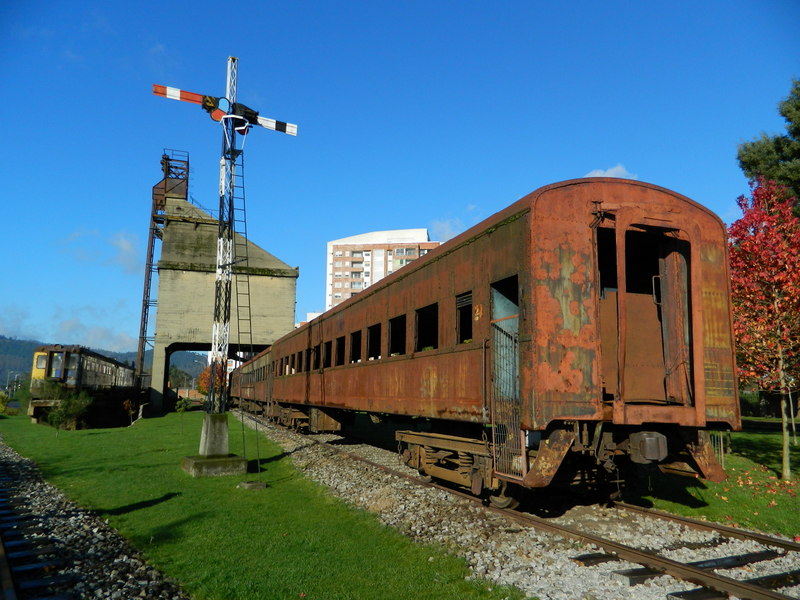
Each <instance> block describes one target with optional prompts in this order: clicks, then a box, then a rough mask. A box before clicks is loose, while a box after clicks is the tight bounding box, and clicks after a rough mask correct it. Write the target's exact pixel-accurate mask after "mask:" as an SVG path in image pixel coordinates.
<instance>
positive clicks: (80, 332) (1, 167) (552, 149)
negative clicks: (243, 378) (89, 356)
mask: <svg viewBox="0 0 800 600" xmlns="http://www.w3.org/2000/svg"><path fill="white" fill-rule="evenodd" d="M559 5H561V6H559ZM798 23H800V3H799V2H797V1H796V0H783V1H781V0H759V1H756V0H753V1H743V0H727V1H724V2H723V1H719V2H685V1H676V0H673V1H671V2H616V1H605V2H597V1H592V2H589V1H575V2H564V3H555V2H539V1H533V0H528V1H524V2H517V1H506V2H494V3H489V2H471V1H463V0H462V1H458V2H456V1H440V2H439V1H433V0H426V1H415V0H410V1H402V2H399V1H395V2H388V1H383V0H371V1H350V2H344V1H342V2H332V1H314V2H310V1H306V2H304V1H298V0H294V1H291V2H258V3H253V4H252V5H250V6H248V5H246V4H234V3H231V4H228V5H225V4H224V3H220V2H214V3H211V2H207V1H205V0H199V1H193V2H185V3H178V2H168V1H159V2H151V1H148V0H145V1H142V2H137V3H108V2H55V1H46V2H45V1H41V0H30V1H27V2H13V3H6V4H5V5H4V7H3V8H2V9H0V51H1V52H2V57H3V61H2V67H0V82H2V83H0V86H2V88H1V89H2V91H3V94H2V95H3V98H4V102H5V110H4V111H3V112H4V115H3V117H4V118H3V120H2V125H0V130H2V132H3V135H2V139H3V141H4V143H3V144H2V147H0V173H1V174H2V179H3V182H4V186H3V187H4V193H5V201H4V203H3V205H4V216H3V222H4V224H5V227H4V228H3V235H2V237H0V240H1V241H0V244H2V250H3V256H4V257H5V261H4V269H3V278H2V282H3V285H2V293H1V294H0V334H2V335H6V336H12V337H18V338H20V339H40V340H43V341H48V342H56V343H79V344H86V345H90V346H93V347H96V348H104V349H108V350H133V349H135V347H136V342H137V336H138V333H139V317H140V312H141V296H142V283H143V277H144V261H145V251H146V248H145V246H146V242H147V228H148V223H149V209H150V202H151V200H150V190H151V186H152V185H154V184H155V183H156V182H157V181H158V179H159V178H160V168H159V158H160V155H161V152H162V150H163V149H164V148H172V149H178V150H184V151H187V152H189V155H190V160H191V169H192V173H191V188H190V193H191V196H192V197H193V198H194V200H195V201H196V202H197V203H199V204H201V205H204V206H207V207H216V206H217V205H218V202H219V199H218V196H217V187H218V183H217V178H218V166H217V165H218V161H219V152H220V147H221V131H220V127H219V125H218V124H216V123H215V122H214V121H212V120H211V119H210V118H209V117H208V116H207V115H206V113H204V112H203V111H202V110H201V109H200V108H199V107H197V106H195V105H191V104H186V103H182V102H175V101H172V100H166V99H163V98H158V97H156V96H153V95H152V93H151V90H152V85H153V84H154V83H158V84H163V85H170V86H174V87H178V88H183V89H186V90H189V91H194V92H198V93H203V94H209V95H214V96H222V95H224V91H225V90H224V87H225V69H226V61H227V57H228V56H230V55H233V56H237V57H238V58H239V96H238V100H239V101H240V102H242V103H244V104H246V105H248V106H250V107H251V108H253V109H255V110H258V111H260V113H261V114H262V115H264V116H268V117H271V118H276V119H279V120H284V121H289V122H292V123H297V124H298V125H299V135H298V137H296V138H293V137H291V136H287V135H284V134H281V133H276V132H272V131H267V130H263V129H258V130H254V131H253V132H252V134H251V135H250V136H248V141H247V145H246V148H245V169H246V191H247V202H248V229H249V233H250V238H251V239H252V240H253V241H254V242H255V243H256V244H258V245H260V246H262V247H263V248H265V249H266V250H268V251H270V252H272V253H273V254H275V255H276V256H277V257H278V258H280V259H282V260H283V261H284V262H286V263H288V264H290V265H291V266H299V267H300V279H299V281H298V288H297V316H298V318H302V317H303V316H304V315H305V313H306V312H309V311H315V310H321V309H322V307H324V283H325V265H324V261H325V243H326V242H327V241H328V240H331V239H337V238H341V237H346V236H350V235H355V234H358V233H364V232H368V231H375V230H381V229H395V228H412V227H428V228H429V229H430V231H431V236H432V237H433V238H434V239H445V238H447V237H449V236H452V235H453V234H455V233H458V232H460V231H462V230H463V229H465V228H467V227H469V226H471V225H473V224H475V223H477V222H478V221H480V220H482V219H484V218H486V217H488V216H489V215H491V214H493V213H494V212H496V211H498V210H500V209H501V208H504V207H505V206H507V205H508V204H511V203H512V202H514V201H515V200H517V199H518V198H520V197H521V196H523V195H525V194H527V193H529V192H531V191H533V190H534V189H536V188H538V187H541V186H543V185H546V184H549V183H553V182H556V181H560V180H564V179H570V178H574V177H582V176H584V175H587V174H590V173H600V172H608V173H611V174H616V175H624V176H629V177H632V178H635V179H640V180H643V181H648V182H651V183H655V184H658V185H661V186H664V187H667V188H670V189H674V190H675V191H677V192H680V193H682V194H685V195H687V196H689V197H691V198H693V199H695V200H697V201H699V202H700V203H702V204H705V205H706V206H709V207H710V208H711V209H713V210H714V211H716V212H717V213H718V214H719V215H720V216H721V217H722V218H723V219H724V220H726V222H730V221H732V220H733V219H735V218H737V216H738V215H737V212H736V205H735V199H736V197H737V196H738V195H740V194H742V193H746V192H747V190H748V187H747V181H746V179H745V178H744V177H743V175H742V174H741V172H740V171H739V168H738V166H737V163H736V147H737V145H738V144H739V143H741V142H743V141H747V140H750V139H752V138H755V137H757V136H758V135H759V134H760V133H761V132H762V131H763V132H767V133H769V134H775V133H783V132H784V122H783V120H782V118H781V117H780V116H779V115H778V113H777V103H778V102H779V101H780V100H782V99H783V98H785V97H786V96H787V95H788V93H789V89H790V86H791V80H792V78H793V77H794V78H797V77H800V36H798V35H797V24H798ZM343 207H347V209H348V210H342V208H343ZM210 327H211V315H209V328H210Z"/></svg>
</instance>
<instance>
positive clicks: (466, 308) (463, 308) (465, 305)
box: [456, 292, 472, 344]
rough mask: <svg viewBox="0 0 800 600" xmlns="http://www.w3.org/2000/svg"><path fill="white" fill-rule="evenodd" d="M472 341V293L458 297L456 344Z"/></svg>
mask: <svg viewBox="0 0 800 600" xmlns="http://www.w3.org/2000/svg"><path fill="white" fill-rule="evenodd" d="M471 341H472V292H467V293H465V294H459V295H458V296H456V343H457V344H465V343H467V342H471Z"/></svg>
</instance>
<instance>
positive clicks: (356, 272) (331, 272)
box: [325, 229, 440, 310]
mask: <svg viewBox="0 0 800 600" xmlns="http://www.w3.org/2000/svg"><path fill="white" fill-rule="evenodd" d="M439 243H440V242H432V241H430V238H429V237H428V230H427V229H395V230H393V231H373V232H371V233H362V234H360V235H352V236H350V237H346V238H342V239H340V240H333V241H331V242H328V254H327V269H326V273H327V276H326V279H325V290H326V296H325V310H328V309H329V308H332V307H334V306H336V305H337V304H339V303H340V302H343V301H345V300H347V299H348V298H349V297H350V296H353V295H354V294H357V293H358V292H360V291H361V290H363V289H365V288H367V287H369V286H370V285H372V284H374V283H375V282H377V281H380V280H381V279H383V278H384V277H386V276H387V275H390V274H391V273H393V272H394V271H396V270H397V269H399V268H400V267H402V266H404V265H406V264H408V263H410V262H412V261H414V260H416V259H418V258H419V257H420V256H424V255H425V254H426V253H427V252H428V251H429V250H431V249H433V248H436V246H438V245H439Z"/></svg>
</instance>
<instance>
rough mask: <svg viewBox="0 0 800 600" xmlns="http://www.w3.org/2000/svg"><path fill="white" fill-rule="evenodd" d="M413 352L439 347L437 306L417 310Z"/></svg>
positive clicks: (432, 305)
mask: <svg viewBox="0 0 800 600" xmlns="http://www.w3.org/2000/svg"><path fill="white" fill-rule="evenodd" d="M416 317H417V318H416V325H417V331H416V340H417V341H416V344H415V346H414V351H415V352H420V351H422V350H435V349H436V348H438V347H439V305H438V304H431V305H429V306H426V307H424V308H420V309H419V310H417V314H416Z"/></svg>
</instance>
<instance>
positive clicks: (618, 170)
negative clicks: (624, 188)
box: [584, 163, 639, 179]
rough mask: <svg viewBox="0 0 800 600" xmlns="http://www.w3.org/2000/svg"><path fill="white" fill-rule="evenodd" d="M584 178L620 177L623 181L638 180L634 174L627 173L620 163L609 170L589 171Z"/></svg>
mask: <svg viewBox="0 0 800 600" xmlns="http://www.w3.org/2000/svg"><path fill="white" fill-rule="evenodd" d="M584 177H620V178H623V179H638V178H639V176H638V175H636V174H635V173H630V172H628V169H626V168H625V167H624V166H623V165H622V164H621V163H617V164H616V165H614V166H613V167H611V168H609V169H595V170H594V171H589V172H588V173H587V174H586V175H584Z"/></svg>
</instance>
